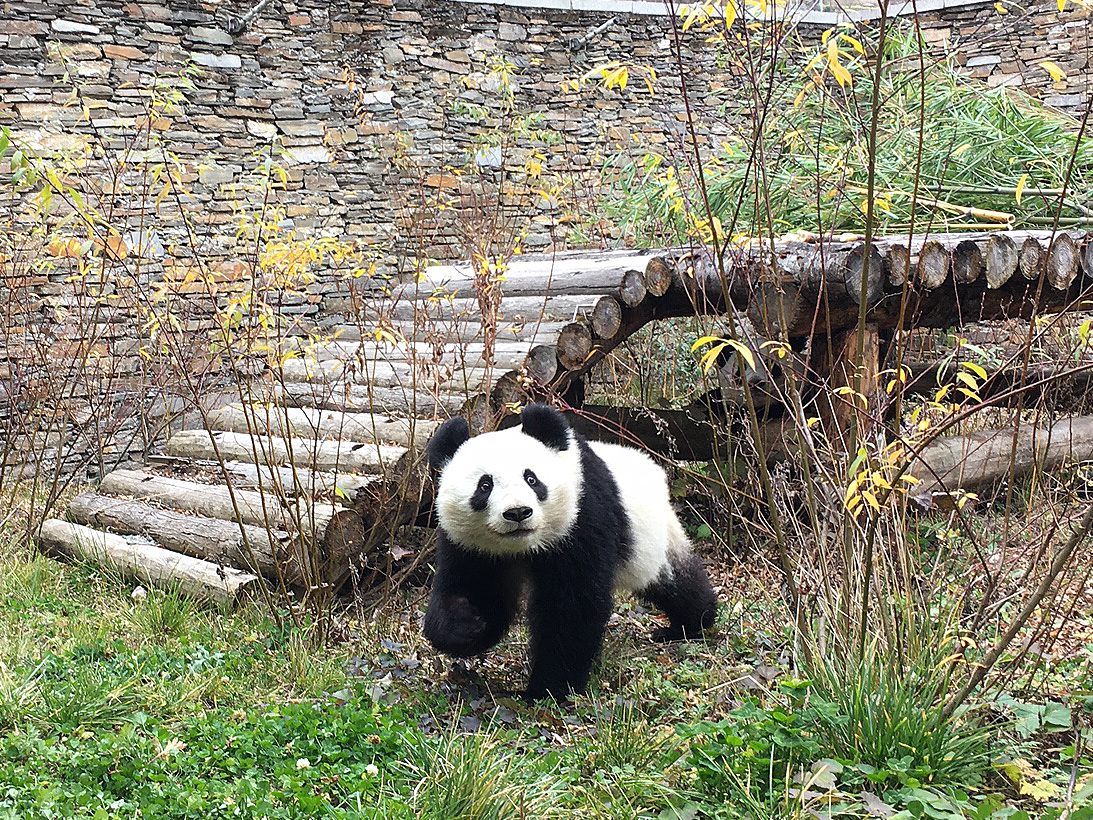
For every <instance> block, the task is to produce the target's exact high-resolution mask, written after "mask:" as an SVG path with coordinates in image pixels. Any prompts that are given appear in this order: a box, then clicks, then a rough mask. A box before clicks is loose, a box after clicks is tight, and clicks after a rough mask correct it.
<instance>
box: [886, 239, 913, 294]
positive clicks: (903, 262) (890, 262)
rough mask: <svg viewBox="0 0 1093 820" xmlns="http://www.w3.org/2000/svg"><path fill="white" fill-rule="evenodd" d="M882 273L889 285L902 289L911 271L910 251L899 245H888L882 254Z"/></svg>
mask: <svg viewBox="0 0 1093 820" xmlns="http://www.w3.org/2000/svg"><path fill="white" fill-rule="evenodd" d="M884 271H885V275H886V276H887V278H888V284H889V285H891V286H892V287H896V288H901V287H903V286H904V284H906V283H907V277H908V275H909V274H910V271H911V249H910V248H908V247H907V246H906V245H901V244H899V243H895V244H892V245H889V246H888V248H887V249H886V250H885V253H884Z"/></svg>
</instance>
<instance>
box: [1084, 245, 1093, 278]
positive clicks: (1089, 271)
mask: <svg viewBox="0 0 1093 820" xmlns="http://www.w3.org/2000/svg"><path fill="white" fill-rule="evenodd" d="M1081 267H1082V276H1084V277H1085V278H1086V279H1093V236H1087V237H1086V240H1085V241H1084V242H1083V243H1082V253H1081Z"/></svg>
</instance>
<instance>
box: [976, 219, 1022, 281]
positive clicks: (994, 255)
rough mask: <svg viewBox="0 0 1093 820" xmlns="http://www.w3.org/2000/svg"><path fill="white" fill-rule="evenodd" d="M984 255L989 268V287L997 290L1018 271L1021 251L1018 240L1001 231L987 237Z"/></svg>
mask: <svg viewBox="0 0 1093 820" xmlns="http://www.w3.org/2000/svg"><path fill="white" fill-rule="evenodd" d="M983 256H984V264H985V267H986V270H987V287H989V288H991V289H992V290H997V289H998V288H1000V287H1002V285H1004V284H1006V282H1008V281H1009V280H1010V277H1011V276H1013V274H1014V273H1015V272H1016V271H1017V262H1018V258H1019V256H1020V251H1019V249H1018V248H1017V243H1016V242H1014V241H1013V240H1012V239H1010V238H1009V237H1008V236H1006V235H1005V234H1004V233H1000V234H995V235H993V236H991V237H990V238H989V239H987V243H986V247H985V250H984V252H983Z"/></svg>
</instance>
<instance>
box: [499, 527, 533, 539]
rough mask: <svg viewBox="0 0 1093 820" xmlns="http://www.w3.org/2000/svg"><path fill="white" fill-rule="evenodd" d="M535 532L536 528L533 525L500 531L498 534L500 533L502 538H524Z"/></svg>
mask: <svg viewBox="0 0 1093 820" xmlns="http://www.w3.org/2000/svg"><path fill="white" fill-rule="evenodd" d="M533 532H535V530H534V529H532V528H531V527H517V528H516V529H514V530H509V531H508V532H499V533H497V534H498V535H500V536H501V537H502V538H522V537H523V536H525V535H531V534H532V533H533Z"/></svg>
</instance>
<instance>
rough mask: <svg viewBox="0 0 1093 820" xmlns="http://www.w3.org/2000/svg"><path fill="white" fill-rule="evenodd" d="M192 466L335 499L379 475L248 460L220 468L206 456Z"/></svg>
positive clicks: (251, 483)
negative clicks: (303, 467)
mask: <svg viewBox="0 0 1093 820" xmlns="http://www.w3.org/2000/svg"><path fill="white" fill-rule="evenodd" d="M193 466H194V467H195V468H197V469H203V470H205V471H206V472H207V473H208V472H214V471H220V472H226V473H227V474H228V475H229V476H231V478H232V480H233V481H235V482H237V483H238V484H239V486H241V487H252V488H255V489H259V490H263V491H272V492H276V493H277V494H278V495H282V494H283V495H290V496H293V497H298V496H306V497H309V498H316V497H319V496H322V497H324V498H329V499H332V500H334V501H346V500H348V499H350V498H352V497H353V496H355V495H356V494H357V493H359V492H361V491H362V490H364V489H366V488H367V487H368V486H369V485H371V484H372V483H373V482H374V481H376V480H377V479H378V476H374V475H353V474H351V473H338V472H331V471H329V470H309V469H302V468H300V467H294V466H285V465H271V464H251V463H248V462H245V461H228V462H225V464H224V470H220V466H219V465H218V464H216V463H215V462H212V461H209V460H207V459H202V460H194V464H193Z"/></svg>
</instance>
